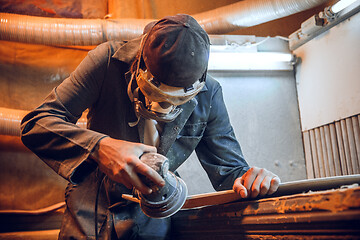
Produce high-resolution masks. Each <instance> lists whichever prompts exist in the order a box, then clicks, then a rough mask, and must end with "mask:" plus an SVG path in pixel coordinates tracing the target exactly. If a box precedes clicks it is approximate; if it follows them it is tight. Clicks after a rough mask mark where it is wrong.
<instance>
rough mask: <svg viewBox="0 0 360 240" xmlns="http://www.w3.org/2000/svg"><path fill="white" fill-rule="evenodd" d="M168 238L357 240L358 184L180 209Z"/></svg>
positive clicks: (359, 220)
mask: <svg viewBox="0 0 360 240" xmlns="http://www.w3.org/2000/svg"><path fill="white" fill-rule="evenodd" d="M172 235H173V237H172V238H171V239H178V240H180V239H187V240H191V239H197V240H198V239H206V240H209V239H217V240H218V239H360V187H359V186H358V185H357V184H355V185H352V186H347V187H346V188H339V189H332V190H326V191H316V192H312V191H310V192H306V193H300V194H293V195H289V196H279V197H269V198H263V199H256V200H251V201H249V200H247V201H246V200H245V201H244V200H241V201H237V202H233V203H228V204H222V205H216V206H207V207H202V208H198V209H188V210H181V211H180V212H178V213H177V214H175V215H174V216H173V218H172Z"/></svg>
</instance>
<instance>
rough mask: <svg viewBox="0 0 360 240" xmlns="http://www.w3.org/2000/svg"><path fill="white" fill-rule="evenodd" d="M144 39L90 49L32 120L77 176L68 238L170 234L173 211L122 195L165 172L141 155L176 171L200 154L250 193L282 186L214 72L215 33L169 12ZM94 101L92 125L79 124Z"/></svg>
mask: <svg viewBox="0 0 360 240" xmlns="http://www.w3.org/2000/svg"><path fill="white" fill-rule="evenodd" d="M144 31H145V33H144V35H143V36H141V37H140V38H138V39H134V40H131V41H128V42H121V43H119V42H108V43H105V44H101V45H99V46H98V47H97V48H96V49H94V50H92V51H90V52H89V54H88V56H87V57H86V58H85V59H84V60H83V61H82V63H81V64H80V65H79V66H78V68H77V69H76V70H75V71H74V72H73V73H72V74H71V75H70V77H69V78H67V79H66V80H64V82H63V83H61V84H60V85H59V86H58V87H57V88H55V89H54V90H53V91H52V92H51V93H50V95H49V96H48V97H47V99H46V100H45V102H44V103H43V104H42V105H41V106H39V107H38V108H37V109H35V110H34V111H32V112H31V113H29V114H28V115H27V116H26V117H25V118H24V119H23V121H22V125H21V126H22V141H23V142H24V144H25V145H26V146H27V147H29V148H30V149H31V150H32V151H33V152H34V153H36V154H37V155H38V156H39V157H40V158H41V159H42V160H44V161H45V162H46V163H47V164H48V165H49V166H50V167H52V168H53V169H54V170H55V171H56V172H57V173H58V174H60V175H61V176H62V177H64V178H65V179H67V180H69V181H70V183H69V185H68V187H67V189H66V193H65V197H66V205H67V208H66V211H65V215H64V220H63V223H62V226H61V231H60V238H61V239H93V238H101V239H117V238H123V239H131V238H134V239H164V238H166V237H168V236H169V226H170V222H169V218H168V219H151V218H148V217H147V216H145V215H144V214H143V213H142V212H141V210H140V208H139V206H138V205H137V204H135V203H130V202H127V201H125V200H124V199H122V198H121V195H122V194H123V193H131V189H132V188H135V189H137V190H139V191H140V192H141V193H143V194H149V193H151V189H150V188H149V187H148V186H146V185H145V184H144V183H143V182H142V181H141V180H140V178H139V174H142V175H144V176H146V177H147V178H148V179H150V180H151V181H152V182H154V183H155V184H157V185H158V186H163V185H164V180H163V179H162V178H161V177H160V176H159V175H158V174H157V173H156V172H155V171H154V170H153V169H151V168H150V167H149V166H147V165H146V164H144V163H142V162H141V160H140V159H139V158H140V156H141V155H142V154H143V153H145V152H158V153H160V154H162V155H165V156H167V158H168V159H169V162H170V170H171V171H175V170H176V168H177V167H179V166H180V165H181V163H183V162H184V161H185V160H186V159H187V158H188V157H189V156H190V154H191V152H192V151H194V150H195V151H196V153H197V156H198V158H199V160H200V162H201V164H202V166H203V167H204V169H205V170H206V172H207V174H208V175H209V177H210V180H211V182H212V184H213V186H214V188H215V189H217V190H223V189H229V188H233V189H234V190H235V191H236V192H237V193H239V194H240V195H241V196H242V197H243V198H246V197H252V198H254V197H257V196H258V195H261V196H263V195H266V194H272V193H273V192H275V191H276V190H277V187H278V185H279V181H280V180H279V178H278V177H277V176H276V175H275V174H273V173H271V172H269V171H267V170H265V169H261V168H256V167H253V168H249V167H248V165H247V163H246V162H245V160H244V158H243V155H242V152H241V149H240V146H239V144H238V142H237V140H236V138H235V135H234V132H233V129H232V127H231V125H230V122H229V117H228V114H227V111H226V108H225V105H224V101H223V97H222V91H221V87H220V85H219V84H218V83H217V82H216V81H215V80H214V79H213V78H211V77H210V76H209V75H207V63H208V57H209V45H210V43H209V38H208V35H207V34H206V32H205V31H204V30H203V29H202V28H201V27H200V25H199V24H198V23H197V22H196V20H195V19H193V18H192V17H190V16H188V15H176V16H170V17H166V18H164V19H161V20H160V21H158V22H156V23H153V24H151V25H149V26H147V27H146V28H145V30H144ZM86 109H88V114H87V118H88V125H87V129H82V128H79V127H77V126H76V125H75V123H76V121H77V120H78V119H79V117H80V116H81V114H82V113H83V111H85V110H86Z"/></svg>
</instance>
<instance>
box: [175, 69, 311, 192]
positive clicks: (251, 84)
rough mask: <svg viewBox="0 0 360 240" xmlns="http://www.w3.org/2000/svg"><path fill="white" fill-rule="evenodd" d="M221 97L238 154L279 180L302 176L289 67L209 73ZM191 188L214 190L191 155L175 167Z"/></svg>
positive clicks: (298, 124) (293, 92)
mask: <svg viewBox="0 0 360 240" xmlns="http://www.w3.org/2000/svg"><path fill="white" fill-rule="evenodd" d="M211 74H212V75H213V76H214V77H215V78H216V79H217V80H218V81H219V82H220V84H221V85H222V88H223V93H224V99H225V103H226V105H227V109H228V112H229V115H230V121H231V123H232V125H233V127H234V130H235V135H236V137H237V139H238V140H239V142H240V144H241V147H242V150H243V154H244V156H245V158H246V160H247V161H248V163H249V164H250V165H252V166H259V167H264V168H266V169H268V170H270V171H272V172H274V173H275V174H277V175H278V176H279V177H280V178H281V180H282V181H283V182H286V181H293V180H299V179H306V172H305V160H304V152H303V145H302V138H301V130H300V120H299V109H298V102H297V95H296V86H295V78H294V73H293V72H291V71H290V72H270V71H269V72H221V73H211ZM179 173H180V175H181V176H182V177H183V178H184V179H185V181H186V182H187V183H188V186H189V192H190V193H191V194H195V193H203V192H210V191H213V189H212V187H211V184H210V182H209V180H208V178H207V176H206V173H205V172H204V171H203V170H202V169H201V167H200V164H199V163H198V160H197V158H196V156H195V155H193V156H192V157H191V159H190V160H188V161H187V162H186V163H184V165H183V166H181V167H180V169H179Z"/></svg>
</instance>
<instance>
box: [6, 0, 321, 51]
mask: <svg viewBox="0 0 360 240" xmlns="http://www.w3.org/2000/svg"><path fill="white" fill-rule="evenodd" d="M325 2H328V0H301V1H300V0H251V1H250V0H247V1H239V2H237V3H234V4H231V5H227V6H224V7H220V8H217V9H214V10H210V11H207V12H203V13H199V14H195V15H193V17H194V18H195V19H197V20H198V21H199V23H200V25H201V26H202V27H203V28H204V29H205V30H206V31H207V33H208V34H225V33H228V32H231V31H235V30H237V29H241V28H246V27H250V26H255V25H258V24H261V23H264V22H268V21H271V20H274V19H278V18H282V17H286V16H289V15H291V14H294V13H297V12H301V11H304V10H307V9H310V8H313V7H316V6H318V5H320V4H322V3H325ZM151 21H154V19H64V18H60V19H59V18H46V17H33V16H24V15H18V14H9V13H0V40H8V41H19V42H27V43H35V44H46V45H83V46H86V45H97V44H100V43H102V42H105V41H108V40H114V39H116V40H129V39H132V38H135V37H137V36H140V35H141V34H142V31H143V28H144V26H145V25H146V24H147V23H149V22H151Z"/></svg>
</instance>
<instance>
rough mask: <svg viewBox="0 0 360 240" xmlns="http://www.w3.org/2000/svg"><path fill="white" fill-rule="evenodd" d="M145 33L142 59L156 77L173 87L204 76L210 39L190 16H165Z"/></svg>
mask: <svg viewBox="0 0 360 240" xmlns="http://www.w3.org/2000/svg"><path fill="white" fill-rule="evenodd" d="M146 32H147V35H146V36H145V39H144V42H143V59H144V62H145V65H146V67H147V69H148V70H149V71H150V72H151V74H152V75H153V76H154V77H155V78H156V80H158V81H160V82H162V83H165V84H167V85H170V86H174V87H189V86H191V85H192V84H193V83H194V82H196V81H197V80H199V79H201V78H202V77H204V74H206V70H207V65H208V59H209V48H210V41H209V37H208V35H207V33H206V32H205V30H204V29H202V28H201V26H200V25H199V24H198V22H197V21H196V20H195V19H194V18H193V17H191V16H189V15H185V14H178V15H175V16H168V17H165V18H163V19H161V20H159V21H158V22H156V23H155V24H154V25H153V26H152V27H151V29H150V30H148V29H147V31H146ZM204 79H205V78H204Z"/></svg>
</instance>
